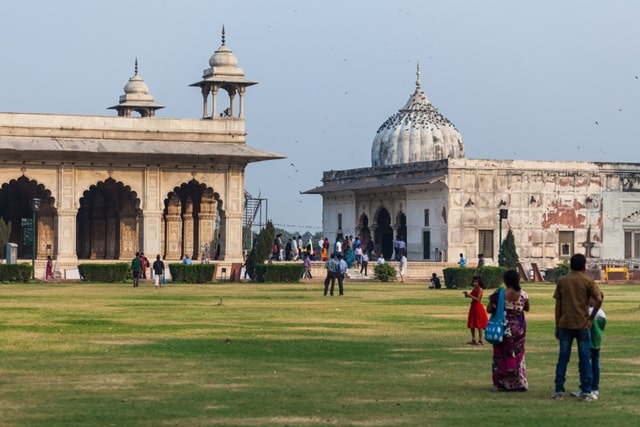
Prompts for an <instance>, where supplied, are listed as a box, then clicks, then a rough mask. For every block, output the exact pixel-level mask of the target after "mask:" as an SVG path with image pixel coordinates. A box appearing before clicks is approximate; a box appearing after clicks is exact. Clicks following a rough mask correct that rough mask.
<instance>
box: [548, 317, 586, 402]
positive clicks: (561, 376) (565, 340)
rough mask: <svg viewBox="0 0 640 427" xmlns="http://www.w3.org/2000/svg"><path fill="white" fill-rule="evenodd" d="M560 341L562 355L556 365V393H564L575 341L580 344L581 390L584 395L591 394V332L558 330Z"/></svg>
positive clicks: (559, 355) (584, 330)
mask: <svg viewBox="0 0 640 427" xmlns="http://www.w3.org/2000/svg"><path fill="white" fill-rule="evenodd" d="M558 338H559V341H560V353H559V354H558V364H557V365H556V393H563V392H564V391H565V390H564V383H565V381H566V376H567V365H568V364H569V359H570V358H571V346H572V345H573V340H574V339H575V340H576V341H577V342H578V369H579V370H580V389H581V390H582V392H583V393H590V392H591V381H592V377H593V373H592V371H591V360H590V354H589V346H590V344H591V331H589V329H567V328H558Z"/></svg>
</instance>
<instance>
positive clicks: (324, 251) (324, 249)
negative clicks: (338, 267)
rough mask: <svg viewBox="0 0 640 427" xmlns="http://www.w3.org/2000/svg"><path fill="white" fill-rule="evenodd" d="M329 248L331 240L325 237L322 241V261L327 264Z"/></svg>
mask: <svg viewBox="0 0 640 427" xmlns="http://www.w3.org/2000/svg"><path fill="white" fill-rule="evenodd" d="M329 246H330V245H329V239H327V238H326V237H325V238H324V240H323V241H322V252H321V253H322V261H325V262H326V261H328V260H329Z"/></svg>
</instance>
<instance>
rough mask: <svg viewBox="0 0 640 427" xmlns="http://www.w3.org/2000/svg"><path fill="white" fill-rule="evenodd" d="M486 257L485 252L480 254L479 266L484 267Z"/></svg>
mask: <svg viewBox="0 0 640 427" xmlns="http://www.w3.org/2000/svg"><path fill="white" fill-rule="evenodd" d="M484 265H485V259H484V254H478V267H484Z"/></svg>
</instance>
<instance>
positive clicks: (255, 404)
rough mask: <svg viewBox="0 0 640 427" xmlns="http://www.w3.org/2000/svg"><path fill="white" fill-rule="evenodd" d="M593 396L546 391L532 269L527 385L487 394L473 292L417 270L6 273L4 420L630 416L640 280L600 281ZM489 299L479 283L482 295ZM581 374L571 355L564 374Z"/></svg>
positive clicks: (540, 307)
mask: <svg viewBox="0 0 640 427" xmlns="http://www.w3.org/2000/svg"><path fill="white" fill-rule="evenodd" d="M601 288H602V290H603V291H604V293H605V303H604V306H603V308H604V309H605V311H606V312H607V317H608V322H609V323H608V324H607V329H606V331H605V338H604V343H603V350H602V369H603V372H602V380H601V387H600V392H601V398H600V400H599V401H597V402H592V403H585V402H579V401H576V400H575V399H571V398H567V399H565V400H564V401H561V402H555V401H552V400H551V399H550V397H551V395H552V394H553V379H554V371H555V362H556V357H557V343H556V340H555V339H554V337H553V318H552V316H553V298H552V293H553V289H554V286H553V285H550V284H546V285H534V284H526V285H525V289H526V290H527V292H528V293H529V296H530V299H531V313H530V314H529V315H528V318H527V319H528V325H529V333H528V342H527V368H528V378H529V384H530V390H529V391H528V392H526V393H492V392H490V389H491V371H490V363H491V360H490V359H491V346H489V345H485V346H484V347H479V346H473V347H472V346H467V345H465V344H464V343H465V342H466V341H468V340H469V333H468V330H467V329H466V315H467V309H468V302H469V300H468V299H465V298H463V297H462V293H461V292H460V291H459V290H446V289H442V290H429V289H427V286H426V285H421V284H415V283H406V284H399V283H392V284H381V283H349V282H346V284H345V289H346V296H344V297H323V296H322V289H321V285H320V284H318V283H304V284H294V285H291V284H288V285H279V284H277V285H273V284H268V285H265V284H260V285H253V284H223V285H220V284H218V285H172V284H169V285H167V286H166V287H165V288H164V289H162V290H159V291H157V290H154V289H153V286H151V285H150V284H147V283H145V284H143V285H141V287H140V288H138V289H134V288H132V287H130V286H129V285H126V286H125V285H95V284H92V285H88V284H42V285H24V284H21V285H14V284H4V285H0V328H1V332H0V361H1V362H0V425H2V426H29V425H33V426H74V425H82V426H86V425H99V426H102V425H107V426H108V425H113V426H164V425H170V426H208V425H229V426H284V425H289V426H321V425H336V426H345V425H353V426H393V425H404V426H423V425H424V426H427V425H434V426H440V425H452V426H458V425H473V426H483V425H540V426H547V425H554V426H573V425H575V426H584V425H589V426H605V425H606V426H632V425H633V426H635V425H637V424H638V422H639V421H638V419H639V418H638V417H639V415H640V406H638V397H639V396H640V340H638V336H639V334H638V328H639V326H640V321H639V320H638V316H639V314H640V307H639V301H640V285H601ZM485 301H486V297H485ZM577 385H578V374H577V355H576V353H575V349H574V354H573V355H572V361H571V365H570V370H569V376H568V381H567V386H568V388H569V390H573V388H574V387H577Z"/></svg>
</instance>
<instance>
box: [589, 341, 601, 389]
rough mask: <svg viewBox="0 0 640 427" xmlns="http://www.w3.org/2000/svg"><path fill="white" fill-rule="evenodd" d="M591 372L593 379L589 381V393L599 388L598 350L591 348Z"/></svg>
mask: <svg viewBox="0 0 640 427" xmlns="http://www.w3.org/2000/svg"><path fill="white" fill-rule="evenodd" d="M590 351H591V372H593V378H592V379H591V391H597V390H598V387H600V349H599V348H592V349H591V350H590Z"/></svg>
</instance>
